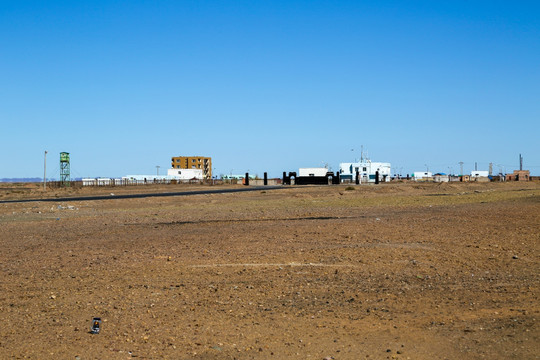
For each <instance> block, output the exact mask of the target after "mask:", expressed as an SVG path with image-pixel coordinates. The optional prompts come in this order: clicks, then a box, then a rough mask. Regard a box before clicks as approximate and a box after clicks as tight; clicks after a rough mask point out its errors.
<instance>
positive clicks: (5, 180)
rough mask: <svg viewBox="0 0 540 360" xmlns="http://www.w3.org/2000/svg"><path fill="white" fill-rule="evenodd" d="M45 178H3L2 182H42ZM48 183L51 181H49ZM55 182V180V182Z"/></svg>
mask: <svg viewBox="0 0 540 360" xmlns="http://www.w3.org/2000/svg"><path fill="white" fill-rule="evenodd" d="M42 181H43V178H2V179H0V182H11V183H15V182H42ZM47 181H51V180H49V179H47ZM53 181H54V180H53Z"/></svg>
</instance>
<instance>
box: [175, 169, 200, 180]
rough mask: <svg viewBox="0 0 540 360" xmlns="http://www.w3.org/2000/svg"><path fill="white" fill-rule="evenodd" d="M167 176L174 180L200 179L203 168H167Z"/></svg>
mask: <svg viewBox="0 0 540 360" xmlns="http://www.w3.org/2000/svg"><path fill="white" fill-rule="evenodd" d="M167 176H169V177H170V178H171V179H174V180H192V179H197V180H202V179H203V178H204V175H203V169H168V170H167Z"/></svg>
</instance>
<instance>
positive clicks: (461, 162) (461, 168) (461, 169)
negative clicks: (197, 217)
mask: <svg viewBox="0 0 540 360" xmlns="http://www.w3.org/2000/svg"><path fill="white" fill-rule="evenodd" d="M458 164H459V167H460V172H461V174H459V175H463V164H464V163H463V161H460V162H458Z"/></svg>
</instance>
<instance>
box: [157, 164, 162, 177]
mask: <svg viewBox="0 0 540 360" xmlns="http://www.w3.org/2000/svg"><path fill="white" fill-rule="evenodd" d="M160 167H161V166H159V165H156V169H157V174H156V175H157V176H159V168H160Z"/></svg>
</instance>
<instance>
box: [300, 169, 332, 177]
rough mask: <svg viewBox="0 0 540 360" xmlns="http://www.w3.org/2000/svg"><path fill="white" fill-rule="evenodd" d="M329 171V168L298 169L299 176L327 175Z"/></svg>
mask: <svg viewBox="0 0 540 360" xmlns="http://www.w3.org/2000/svg"><path fill="white" fill-rule="evenodd" d="M327 172H328V169H327V168H324V167H323V168H300V169H298V176H323V177H324V176H326V173H327Z"/></svg>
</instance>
